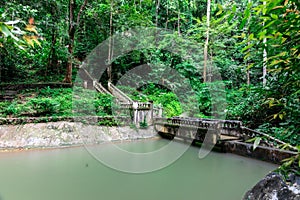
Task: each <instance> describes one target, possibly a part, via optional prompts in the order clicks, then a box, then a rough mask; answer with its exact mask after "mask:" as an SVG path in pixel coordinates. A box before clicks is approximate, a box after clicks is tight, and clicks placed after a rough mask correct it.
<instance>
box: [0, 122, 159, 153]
mask: <svg viewBox="0 0 300 200" xmlns="http://www.w3.org/2000/svg"><path fill="white" fill-rule="evenodd" d="M155 136H156V133H155V132H154V131H152V129H151V128H149V129H148V130H145V129H138V130H137V129H133V128H130V127H128V126H124V127H104V126H96V125H87V124H83V123H78V122H76V123H75V122H48V123H38V124H33V123H30V124H24V125H2V126H0V149H2V150H5V149H26V148H55V147H65V146H76V145H83V144H97V143H103V142H109V141H121V140H136V139H146V138H152V137H155Z"/></svg>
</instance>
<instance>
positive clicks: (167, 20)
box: [166, 0, 169, 29]
mask: <svg viewBox="0 0 300 200" xmlns="http://www.w3.org/2000/svg"><path fill="white" fill-rule="evenodd" d="M166 12H167V19H166V29H168V22H169V0H167V11H166Z"/></svg>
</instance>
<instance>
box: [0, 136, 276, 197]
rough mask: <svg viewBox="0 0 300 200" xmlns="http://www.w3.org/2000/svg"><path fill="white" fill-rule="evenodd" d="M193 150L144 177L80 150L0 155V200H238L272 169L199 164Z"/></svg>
mask: <svg viewBox="0 0 300 200" xmlns="http://www.w3.org/2000/svg"><path fill="white" fill-rule="evenodd" d="M166 143H167V141H165V140H150V141H138V142H130V143H128V142H127V143H121V144H118V145H119V146H120V147H121V148H123V149H126V150H130V151H132V152H145V151H146V150H147V151H149V150H155V149H158V148H161V147H162V146H164V145H165V144H166ZM181 145H184V144H181ZM94 148H101V147H94ZM198 151H199V149H198V148H196V147H190V148H189V149H188V151H187V152H185V153H184V155H183V156H182V157H181V158H179V159H178V160H177V161H176V162H174V163H173V164H172V165H170V166H168V167H166V168H164V169H162V170H159V171H155V172H151V173H146V174H128V173H123V172H119V171H115V170H113V169H111V168H109V167H106V166H104V165H103V164H101V163H100V162H99V161H97V160H96V159H94V158H93V157H92V156H91V155H90V154H89V153H88V152H87V150H86V149H85V148H83V147H82V148H81V147H80V148H68V149H56V150H47V151H46V150H44V151H27V152H13V153H0V200H194V199H197V200H240V199H241V198H242V196H243V194H244V193H245V192H246V191H247V190H248V189H250V188H251V187H252V186H253V185H254V184H255V183H256V182H257V181H259V180H260V179H261V178H263V177H264V176H265V175H266V174H267V173H268V172H269V171H271V170H274V169H275V168H276V166H275V165H272V164H268V163H265V162H260V161H256V160H252V159H247V158H244V157H240V156H235V155H231V154H220V153H213V152H212V153H210V154H209V155H208V156H207V157H206V158H204V159H201V160H200V159H199V158H198Z"/></svg>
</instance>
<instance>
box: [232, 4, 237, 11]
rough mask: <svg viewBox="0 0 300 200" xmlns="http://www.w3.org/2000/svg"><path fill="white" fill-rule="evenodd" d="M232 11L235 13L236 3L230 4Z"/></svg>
mask: <svg viewBox="0 0 300 200" xmlns="http://www.w3.org/2000/svg"><path fill="white" fill-rule="evenodd" d="M232 12H233V13H235V12H236V5H233V6H232Z"/></svg>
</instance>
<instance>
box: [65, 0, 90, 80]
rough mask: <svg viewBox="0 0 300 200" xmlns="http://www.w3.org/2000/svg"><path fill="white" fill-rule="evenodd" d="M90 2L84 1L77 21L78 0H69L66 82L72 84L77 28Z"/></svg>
mask: <svg viewBox="0 0 300 200" xmlns="http://www.w3.org/2000/svg"><path fill="white" fill-rule="evenodd" d="M87 1H88V0H84V2H83V3H82V5H81V7H80V10H79V12H78V13H77V20H76V21H75V16H74V15H75V9H76V0H69V46H68V53H69V58H68V64H67V71H66V76H65V79H64V82H66V83H72V70H73V51H74V49H73V47H74V39H75V33H76V28H77V26H78V25H79V23H80V17H81V13H82V11H83V10H84V8H85V6H86V5H87Z"/></svg>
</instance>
